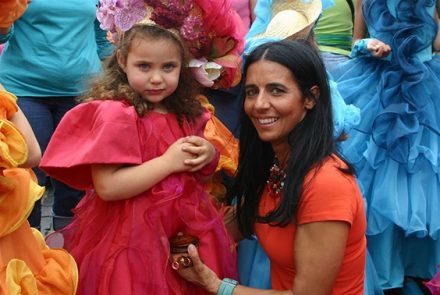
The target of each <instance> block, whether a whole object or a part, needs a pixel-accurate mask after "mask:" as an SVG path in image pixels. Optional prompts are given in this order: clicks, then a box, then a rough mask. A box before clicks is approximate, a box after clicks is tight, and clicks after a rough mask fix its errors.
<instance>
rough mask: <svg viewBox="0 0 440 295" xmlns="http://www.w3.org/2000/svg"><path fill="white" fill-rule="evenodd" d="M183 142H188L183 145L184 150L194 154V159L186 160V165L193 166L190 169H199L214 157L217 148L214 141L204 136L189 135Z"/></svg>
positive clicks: (192, 170)
mask: <svg viewBox="0 0 440 295" xmlns="http://www.w3.org/2000/svg"><path fill="white" fill-rule="evenodd" d="M183 142H184V143H186V144H184V145H183V146H182V150H183V151H184V152H188V153H190V154H192V155H193V157H192V159H186V160H185V161H184V163H185V164H186V165H188V166H191V168H190V169H189V171H191V172H194V171H198V170H200V169H202V168H203V167H205V166H206V165H208V164H209V163H211V161H212V160H213V159H214V157H215V154H216V150H215V148H214V146H213V145H212V143H210V142H209V141H207V140H206V139H204V138H203V137H200V136H187V137H185V138H183Z"/></svg>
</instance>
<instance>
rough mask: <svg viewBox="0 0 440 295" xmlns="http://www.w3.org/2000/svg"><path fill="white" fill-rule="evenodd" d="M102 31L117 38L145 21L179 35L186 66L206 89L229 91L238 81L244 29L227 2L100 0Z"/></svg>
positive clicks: (99, 10) (98, 14) (212, 0)
mask: <svg viewBox="0 0 440 295" xmlns="http://www.w3.org/2000/svg"><path fill="white" fill-rule="evenodd" d="M99 2H100V7H99V8H98V12H97V18H98V20H99V21H100V22H101V28H102V29H104V30H108V31H110V32H111V33H112V35H113V38H114V39H116V40H117V38H118V35H119V34H121V33H123V32H125V31H127V30H129V29H130V28H131V27H132V26H133V25H134V24H135V23H138V22H140V21H142V20H143V19H145V18H148V21H150V22H153V23H155V24H157V25H159V26H161V27H163V28H165V29H172V30H176V31H177V32H179V35H180V37H181V39H182V40H183V42H184V43H185V45H186V46H187V48H188V49H189V52H190V54H191V57H192V59H191V61H190V63H189V67H191V68H192V69H193V73H194V75H195V78H196V79H197V81H198V82H199V83H200V84H202V85H204V86H207V87H213V88H228V87H231V86H234V85H236V84H237V83H238V81H239V80H240V78H241V73H240V63H241V58H240V56H241V53H242V51H243V43H244V41H243V40H244V34H245V27H244V24H243V23H242V21H241V19H240V17H239V15H238V14H237V13H236V12H235V11H234V10H232V8H231V4H230V2H229V0H100V1H99Z"/></svg>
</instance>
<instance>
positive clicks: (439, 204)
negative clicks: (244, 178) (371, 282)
mask: <svg viewBox="0 0 440 295" xmlns="http://www.w3.org/2000/svg"><path fill="white" fill-rule="evenodd" d="M434 5H435V1H432V0H388V1H384V0H364V1H363V15H364V17H365V21H366V24H367V26H368V30H369V32H370V35H371V37H372V38H376V39H379V40H381V41H383V42H385V43H387V44H388V45H390V46H391V49H392V54H391V55H390V56H389V57H388V58H387V59H377V58H374V57H370V56H362V57H358V58H355V59H353V60H351V61H348V62H346V63H343V64H342V65H341V66H340V67H338V68H336V69H335V70H334V71H333V74H334V77H335V79H336V82H337V83H338V88H339V91H340V93H341V95H342V97H344V99H345V101H346V102H347V103H349V104H354V105H355V106H357V107H359V108H360V109H361V122H360V124H359V125H358V126H356V127H355V128H353V129H352V131H351V133H350V137H349V139H348V140H347V141H346V142H344V143H342V152H343V155H344V156H345V157H346V158H347V159H348V160H349V161H350V162H351V163H353V164H354V166H355V168H356V170H357V175H358V181H359V184H360V186H361V189H362V192H363V194H364V197H365V199H366V202H367V219H368V227H367V235H368V236H367V237H368V248H369V251H370V253H371V256H372V259H373V261H374V264H375V266H376V270H377V273H378V276H379V279H380V281H381V285H382V287H383V288H385V289H388V288H398V287H402V286H403V285H404V276H414V277H421V278H425V279H429V278H430V277H431V276H433V275H434V274H435V272H436V265H437V264H440V218H439V216H440V214H439V208H440V180H439V157H440V153H439V152H440V120H439V118H440V100H439V96H438V95H439V93H440V60H439V59H438V58H437V57H434V58H433V57H432V48H431V44H432V42H433V40H434V38H435V36H436V32H437V24H436V22H435V20H434V18H433V12H434Z"/></svg>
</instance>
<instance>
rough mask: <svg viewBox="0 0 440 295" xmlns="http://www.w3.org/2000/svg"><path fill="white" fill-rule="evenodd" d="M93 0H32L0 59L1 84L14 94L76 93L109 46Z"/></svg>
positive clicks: (1, 38)
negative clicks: (100, 25)
mask: <svg viewBox="0 0 440 295" xmlns="http://www.w3.org/2000/svg"><path fill="white" fill-rule="evenodd" d="M97 4H98V1H97V0H69V1H55V0H50V1H48V0H33V1H32V2H30V3H29V6H28V9H27V10H26V12H25V13H24V14H23V16H22V17H21V18H20V19H18V20H17V21H16V22H15V23H14V26H13V28H14V32H13V33H12V34H9V36H4V35H3V36H2V35H0V42H1V41H2V42H5V41H8V42H6V45H5V48H4V50H3V54H2V56H1V57H0V83H2V84H3V85H4V86H5V88H6V89H8V90H9V91H11V92H12V93H14V94H16V95H17V96H19V97H20V96H33V97H50V96H52V97H53V96H58V97H59V96H76V95H78V94H80V93H81V92H82V91H83V89H84V87H85V86H86V82H87V81H88V79H89V78H90V76H92V75H95V74H97V73H98V72H99V71H100V70H101V63H100V58H104V57H106V56H108V55H110V54H111V53H112V51H113V47H112V45H111V44H110V43H109V42H108V41H107V39H106V32H105V31H103V30H101V29H100V28H99V22H98V21H97V20H96V5H97Z"/></svg>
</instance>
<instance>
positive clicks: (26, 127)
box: [0, 84, 41, 168]
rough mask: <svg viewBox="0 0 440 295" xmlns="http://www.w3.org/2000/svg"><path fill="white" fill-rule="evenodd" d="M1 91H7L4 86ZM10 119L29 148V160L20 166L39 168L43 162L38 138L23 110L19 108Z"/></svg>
mask: <svg viewBox="0 0 440 295" xmlns="http://www.w3.org/2000/svg"><path fill="white" fill-rule="evenodd" d="M0 91H5V88H4V87H3V85H2V84H0ZM8 119H9V120H10V121H11V122H12V123H13V124H14V125H15V127H17V129H18V130H20V132H21V134H22V135H23V137H24V140H25V141H26V145H27V147H28V158H27V160H26V162H25V163H23V164H22V165H20V167H23V168H31V167H36V166H38V164H39V163H40V160H41V149H40V145H39V144H38V141H37V138H36V137H35V134H34V131H33V130H32V127H31V125H30V124H29V122H28V120H27V119H26V116H25V115H24V114H23V112H22V111H21V109H20V108H18V111H17V112H15V113H14V115H13V116H12V117H11V118H8Z"/></svg>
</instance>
